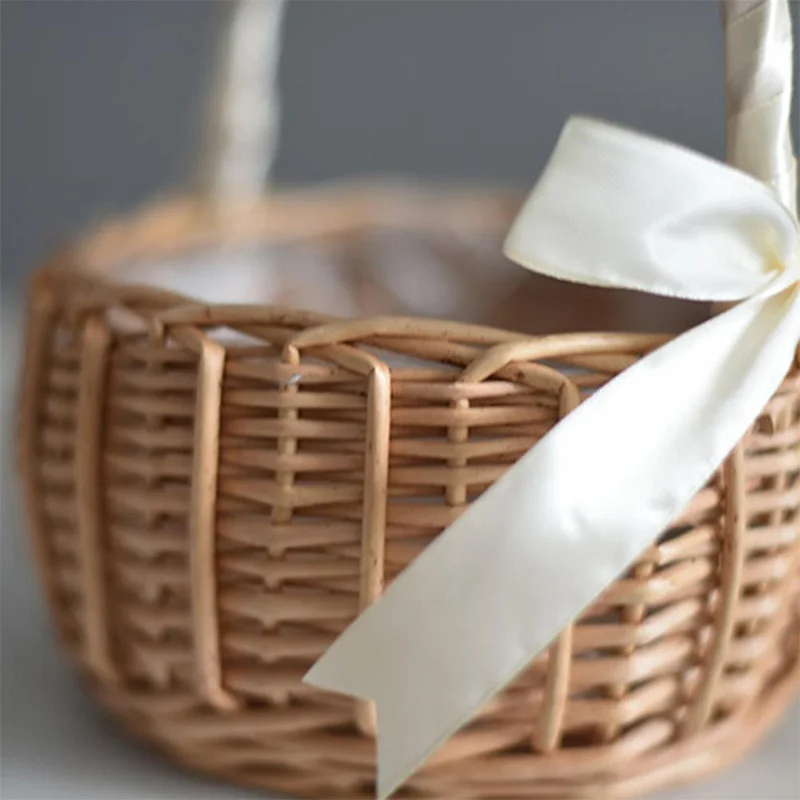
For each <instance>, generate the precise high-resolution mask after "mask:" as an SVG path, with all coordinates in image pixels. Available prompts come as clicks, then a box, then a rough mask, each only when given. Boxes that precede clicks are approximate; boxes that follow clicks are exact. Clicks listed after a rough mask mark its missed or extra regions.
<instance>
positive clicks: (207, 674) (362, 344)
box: [20, 195, 800, 798]
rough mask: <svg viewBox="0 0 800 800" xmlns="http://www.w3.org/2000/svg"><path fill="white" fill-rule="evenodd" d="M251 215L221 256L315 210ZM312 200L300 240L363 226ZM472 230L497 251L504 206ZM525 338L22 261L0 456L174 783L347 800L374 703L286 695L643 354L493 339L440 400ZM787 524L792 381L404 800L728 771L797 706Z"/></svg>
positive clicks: (542, 793) (141, 249) (136, 232)
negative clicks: (5, 455)
mask: <svg viewBox="0 0 800 800" xmlns="http://www.w3.org/2000/svg"><path fill="white" fill-rule="evenodd" d="M275 203H276V204H277V205H273V207H272V209H271V216H270V215H265V216H264V217H263V219H265V220H267V221H266V222H264V223H263V226H262V221H263V220H262V217H260V216H256V217H255V218H254V219H253V220H252V226H251V227H248V224H246V223H242V221H241V220H240V222H239V223H238V224H239V226H240V227H239V228H237V229H236V230H235V231H228V233H226V235H225V236H224V237H222V238H223V239H225V240H226V241H227V239H228V238H233V239H236V238H243V239H247V238H248V237H253V236H255V235H259V236H262V235H267V236H277V237H278V238H280V236H281V235H282V234H283V233H286V232H287V231H294V230H303V229H305V228H307V227H308V225H307V222H308V218H309V215H311V216H314V215H313V214H312V213H311V211H309V210H308V205H307V204H306V205H304V204H297V203H294V201H292V202H288V201H287V202H286V203H285V204H281V201H279V200H276V201H275ZM293 203H294V204H293ZM314 203H317V206H314V208H316V210H317V211H319V210H320V209H324V210H325V214H323V215H322V218H324V219H325V220H327V223H325V224H322V223H320V221H319V220H320V217H319V215H317V216H315V217H314V219H315V220H316V224H317V227H318V229H319V230H320V233H319V237H320V238H335V239H336V240H337V241H339V242H342V241H345V242H349V241H353V240H359V237H363V236H364V232H365V231H368V230H369V228H370V226H372V225H375V224H376V223H375V219H374V215H375V207H376V206H375V204H374V203H366V204H365V203H360V204H359V203H355V202H351V201H348V202H344V201H343V200H342V198H338V199H337V198H336V197H335V196H334V195H326V196H324V197H322V198H317V199H316V200H315V201H314ZM311 205H312V206H313V205H314V204H313V203H312V204H311ZM470 208H472V210H473V211H474V207H473V206H470ZM480 208H481V209H483V211H485V210H486V208H492V209H494V211H493V214H494V216H493V217H492V219H491V220H490V221H489V222H488V223H486V224H485V225H484V228H485V230H486V232H487V235H495V236H496V237H499V236H500V235H501V232H502V230H503V229H504V228H505V226H506V223H507V221H508V219H510V217H511V214H512V213H513V204H510V205H509V206H508V207H506V206H505V205H503V204H502V203H494V204H491V203H490V204H488V205H481V206H480ZM276 209H278V210H279V211H280V213H277V212H276ZM303 209H306V210H303ZM365 209H369V211H366V210H365ZM461 211H462V212H463V211H464V208H461ZM481 213H483V212H481ZM281 215H283V216H281ZM423 216H424V215H423ZM478 216H481V215H480V214H479V215H478ZM394 219H395V224H396V219H397V217H396V215H395V216H394ZM481 219H482V220H483V222H481V225H483V224H484V222H485V221H486V216H485V214H483V216H481ZM472 221H474V220H472ZM425 224H426V225H429V226H433V227H436V226H438V227H439V228H440V229H441V230H443V231H445V232H446V231H447V230H449V229H450V226H451V225H452V219H451V218H450V217H448V213H447V211H446V209H444V208H442V207H439V210H438V212H437V214H434V215H432V216H430V215H429V216H426V217H425ZM470 224H471V223H470ZM420 225H421V222H420V220H419V219H417V220H412V221H409V220H406V221H405V222H404V226H405V228H404V231H405V233H406V234H409V231H411V232H413V229H414V228H415V227H417V228H418V227H419V226H420ZM264 226H266V230H262V229H261V228H262V227H264ZM281 226H283V227H282V228H281ZM273 228H274V229H275V230H273ZM278 228H281V230H278ZM205 230H206V227H204V223H203V221H202V220H199V219H198V218H197V217H196V216H192V215H191V214H188V215H187V214H185V213H184V212H183V211H181V210H180V209H172V210H171V211H170V210H165V211H161V212H158V213H155V214H151V215H150V216H148V217H146V218H140V219H138V220H134V221H132V222H130V223H122V224H121V225H119V226H117V227H115V228H113V229H111V230H106V231H105V232H104V233H103V234H101V235H99V236H97V237H95V238H94V239H92V240H90V241H89V242H88V243H85V246H84V247H83V248H81V249H79V250H78V255H77V256H74V258H76V259H77V260H78V261H80V260H81V259H84V258H85V259H86V260H87V262H88V266H89V267H91V268H93V269H94V268H96V267H105V266H107V265H110V264H113V263H115V262H120V263H123V264H124V263H125V262H126V260H128V259H131V258H134V257H135V258H145V257H146V258H149V259H153V260H155V261H158V259H164V258H166V257H168V256H169V255H170V254H172V253H174V252H176V251H180V250H182V249H186V248H191V247H199V246H202V247H205V246H206V245H207V244H208V242H207V241H205V239H204V236H205ZM291 235H294V234H290V238H291ZM409 235H410V234H409ZM362 240H363V238H362ZM349 252H351V253H354V252H356V251H355V250H351V251H349ZM79 266H83V265H81V264H79ZM359 269H360V267H359ZM526 341H529V339H528V337H525V336H523V335H521V334H515V333H510V332H507V331H503V330H499V329H492V328H486V327H479V326H474V325H459V324H457V323H445V322H435V321H431V320H423V319H419V320H417V321H411V320H409V319H406V318H397V317H392V318H390V317H381V318H372V319H366V320H361V321H358V322H350V323H342V322H340V321H337V320H333V319H331V318H328V317H325V316H323V315H321V314H318V313H312V312H298V311H289V310H287V309H285V308H283V309H282V308H277V307H267V306H263V307H253V306H248V307H242V308H234V307H232V306H224V305H218V306H208V305H202V304H198V303H192V302H191V301H190V300H188V299H187V298H185V297H180V296H178V295H175V294H170V293H167V292H164V291H159V290H156V289H142V288H134V287H131V286H122V285H115V284H112V283H110V282H108V281H107V280H106V279H105V278H102V277H99V276H98V275H97V274H96V272H95V273H94V274H92V271H91V270H89V271H88V272H80V271H76V270H74V269H72V268H60V267H55V268H47V269H45V270H43V271H41V272H40V274H39V275H38V276H37V278H36V280H35V282H34V286H33V289H32V293H31V310H30V317H29V332H28V342H27V347H28V350H27V363H26V372H25V380H24V392H23V397H22V403H21V408H20V413H21V415H22V420H21V428H20V430H21V457H22V459H21V465H22V470H23V477H24V482H25V489H26V492H27V495H28V506H29V512H30V526H31V534H32V539H33V542H34V546H35V550H36V554H37V557H38V561H39V565H40V568H41V571H42V576H43V580H44V585H45V588H46V591H47V592H48V596H49V599H50V603H51V606H52V612H53V616H54V619H55V622H56V626H57V628H58V630H59V633H60V635H61V639H62V641H63V643H64V645H65V647H66V649H67V650H68V651H69V652H70V653H71V655H72V656H73V657H74V659H75V660H76V661H77V663H78V664H80V665H81V667H82V669H83V670H84V671H85V673H86V675H87V677H88V679H89V680H90V682H91V685H92V687H93V690H94V691H95V692H96V694H97V696H98V697H99V698H100V700H101V701H102V702H103V703H104V704H105V705H106V706H107V707H108V708H110V709H111V710H112V711H113V712H114V713H115V714H116V715H118V716H119V718H120V719H121V720H122V721H123V722H124V723H125V725H126V726H128V727H129V728H131V729H132V730H134V731H135V732H137V733H138V734H140V735H141V736H143V737H144V738H146V739H148V740H150V741H152V742H153V743H155V744H156V745H157V746H158V747H159V748H161V749H163V750H165V751H166V752H168V753H169V754H170V755H171V756H172V757H173V758H175V759H177V760H179V761H181V762H183V763H185V764H187V765H190V766H192V767H194V768H197V769H200V770H203V771H207V772H211V773H213V774H216V775H219V776H223V777H225V778H228V779H231V780H234V781H237V782H241V783H246V784H253V785H258V786H262V787H266V788H269V789H273V790H276V791H280V792H285V793H286V794H289V795H296V796H302V797H319V798H334V797H342V798H357V797H365V798H366V797H370V796H371V795H372V793H373V791H374V786H373V770H374V766H373V740H372V739H373V735H374V721H373V719H372V714H371V709H370V708H369V707H368V706H364V705H359V704H358V703H356V702H355V701H352V700H349V699H348V698H344V697H341V696H338V695H331V694H327V693H325V692H321V691H318V690H316V689H313V688H312V687H309V686H306V685H304V684H302V683H301V678H302V676H303V674H304V673H305V672H306V670H307V669H308V668H309V667H310V666H311V665H312V664H313V663H314V661H315V660H316V659H317V658H318V657H319V656H320V655H321V654H322V652H323V651H324V649H325V648H326V647H327V645H328V644H330V643H331V642H332V641H333V639H334V638H335V637H336V636H337V635H338V634H339V633H340V632H341V631H342V630H344V628H345V627H346V626H347V625H348V623H349V622H350V621H351V620H352V619H353V618H354V617H355V616H356V615H357V614H358V612H359V611H360V610H361V609H363V608H364V607H366V606H367V605H369V604H370V603H371V602H373V601H374V600H375V599H376V598H377V597H378V596H379V594H380V591H381V590H382V587H383V586H384V585H385V584H386V583H387V582H390V581H391V580H392V579H393V577H394V576H395V575H397V573H398V572H399V571H400V570H401V569H402V568H403V567H404V566H405V565H407V564H408V563H409V562H410V561H411V560H412V559H413V558H414V557H415V556H416V555H417V554H418V553H419V552H421V550H422V549H423V548H424V547H426V546H427V545H428V544H429V543H430V542H431V541H432V539H433V538H435V537H436V536H437V535H438V534H439V533H440V532H441V531H442V530H443V529H444V528H445V527H446V526H447V525H448V524H449V523H451V522H452V521H453V520H454V519H455V518H456V517H457V516H458V514H459V513H461V511H462V510H463V509H464V508H465V507H466V506H467V505H468V504H469V503H470V502H472V501H473V500H474V499H475V498H476V497H477V496H479V494H480V493H481V492H482V491H483V490H484V489H485V488H486V487H488V486H489V485H491V484H492V482H494V481H495V480H496V479H497V478H498V477H500V475H502V474H503V472H504V471H505V470H506V469H507V468H508V467H509V466H510V465H511V464H513V463H514V461H515V460H516V459H517V458H519V457H520V456H521V455H522V454H523V453H524V452H526V451H527V450H528V449H529V448H530V447H531V446H532V445H533V444H535V442H536V441H538V440H539V439H540V438H541V437H542V436H543V435H544V434H545V433H546V432H547V431H548V430H549V429H550V428H551V427H552V426H553V425H554V424H555V423H556V422H557V421H558V419H559V417H560V416H561V415H562V414H563V413H565V409H564V407H563V403H562V398H563V396H564V387H565V386H566V385H569V386H570V387H577V389H578V391H579V392H580V394H581V396H586V394H587V393H589V392H591V391H592V390H593V389H595V388H597V387H599V386H602V385H603V384H604V383H605V382H606V381H608V380H609V379H610V378H612V377H613V376H614V375H615V374H617V373H618V372H619V371H620V370H622V369H624V368H625V367H626V366H628V365H630V364H631V363H633V362H634V361H635V360H636V359H637V358H639V357H640V356H641V355H643V354H644V353H646V352H648V351H649V350H650V349H652V348H653V347H655V346H657V344H658V343H659V342H660V341H661V339H660V338H659V337H642V336H635V335H630V336H626V335H622V334H620V335H616V336H597V335H590V334H586V335H584V336H581V337H578V338H577V339H576V337H575V336H573V337H572V338H571V339H567V338H566V337H565V338H564V339H563V342H564V348H563V354H559V351H558V345H556V350H555V353H554V351H553V349H552V346H551V348H550V350H549V351H548V356H547V359H546V361H545V359H540V360H538V361H537V360H535V359H534V360H529V361H526V362H522V361H515V360H514V359H513V347H511V349H510V352H512V357H511V358H506V359H505V360H504V361H502V362H501V363H498V364H495V365H494V367H493V369H492V371H491V374H486V375H480V379H479V380H478V379H475V380H462V379H461V375H462V373H463V372H464V370H465V369H466V368H467V367H469V366H470V365H475V364H476V363H477V362H478V361H479V360H481V359H486V358H487V353H493V352H498V351H497V350H496V349H495V350H492V348H496V346H497V345H509V344H511V345H513V343H515V342H526ZM556 341H557V342H558V341H561V340H558V337H556ZM576 341H578V343H579V346H578V347H577V348H576V346H575V342H576ZM581 343H582V344H581ZM584 344H585V347H583V345H584ZM507 350H508V348H507ZM473 374H474V373H473ZM664 420H665V424H668V409H665V417H664ZM589 444H590V443H587V446H589ZM799 514H800V371H798V370H797V369H795V370H794V371H793V372H791V373H790V374H789V375H787V378H786V381H785V382H784V384H783V386H782V387H781V388H780V390H779V391H778V392H777V393H776V395H775V396H774V397H773V399H772V401H771V402H770V404H769V406H768V407H767V408H766V409H765V410H764V413H763V415H762V417H760V418H759V420H758V421H757V422H756V423H755V425H754V426H753V428H752V430H751V431H750V432H749V433H748V435H747V436H746V437H745V439H744V440H743V442H742V443H741V445H740V447H739V448H738V449H737V450H736V451H735V452H734V454H732V456H731V457H730V459H729V460H728V462H727V463H726V464H725V465H724V467H723V468H722V469H721V470H720V472H719V473H718V474H717V475H716V476H714V478H713V479H712V480H711V481H710V482H709V484H708V485H707V486H706V487H705V488H704V489H703V490H702V491H701V492H700V493H699V494H698V495H697V496H696V497H695V498H694V500H693V501H692V503H691V504H690V506H689V507H688V508H687V509H686V510H685V512H684V513H683V515H682V516H681V518H680V519H679V520H676V521H675V523H674V525H673V526H672V527H671V528H670V529H669V530H668V531H665V532H664V533H663V535H662V536H661V538H660V539H659V541H658V542H657V543H655V544H654V546H653V547H651V548H650V549H649V550H648V551H647V552H645V553H644V554H643V555H642V557H641V559H640V561H639V562H638V563H637V564H636V565H635V566H634V567H633V568H632V569H631V571H630V572H629V573H628V574H627V575H625V576H623V577H622V578H621V579H620V580H618V581H617V582H616V583H615V584H614V585H612V586H611V587H610V588H609V589H608V590H607V592H606V593H605V594H604V595H603V596H601V597H600V598H599V599H598V600H597V601H596V603H595V604H594V606H593V607H592V608H591V609H589V610H588V611H587V612H586V613H585V614H584V615H583V616H582V617H581V618H580V619H579V620H577V621H576V623H575V624H574V625H573V626H571V627H570V628H569V629H568V630H566V631H565V632H564V633H563V635H562V636H561V638H560V639H559V640H558V641H557V642H555V643H554V644H553V646H552V647H551V648H550V651H549V652H548V653H547V654H545V655H544V656H542V657H541V658H539V659H537V661H536V662H535V663H533V664H531V665H530V667H529V668H528V669H527V670H526V671H525V672H524V673H523V674H522V675H521V676H520V677H519V678H518V679H517V680H516V681H515V682H514V683H513V684H512V685H511V686H510V687H508V688H507V689H506V690H504V692H503V693H501V694H500V695H498V696H497V697H496V698H494V699H493V700H492V701H491V702H490V704H489V705H487V706H486V707H485V708H484V709H483V710H482V712H481V713H480V714H479V716H478V717H477V718H476V719H475V720H473V722H472V723H471V724H470V725H469V726H468V727H467V728H466V729H464V730H463V731H461V732H460V733H459V734H457V735H456V736H455V737H454V738H453V739H452V740H451V741H450V742H448V743H447V744H446V745H445V746H444V747H443V748H442V749H441V750H440V751H438V752H437V753H436V754H435V756H434V757H433V759H432V760H431V762H430V763H429V764H428V765H426V767H424V768H423V769H422V770H421V771H420V772H419V773H418V774H417V775H415V776H414V777H413V778H412V779H411V780H410V781H409V783H408V784H407V785H406V787H404V788H403V789H401V790H400V792H399V795H398V796H406V795H407V796H409V797H411V796H413V797H431V798H433V797H437V798H454V797H458V798H468V797H474V798H512V797H596V796H598V795H599V794H602V795H603V796H610V795H619V796H627V795H631V794H638V793H642V792H646V791H649V790H651V789H653V788H655V787H657V786H660V785H664V784H668V783H672V782H676V781H682V780H687V779H690V778H692V777H694V776H696V775H700V774H703V773H705V772H707V771H709V770H712V769H714V768H717V767H719V766H721V765H723V764H725V763H727V762H728V761H730V760H731V759H733V758H735V757H736V756H737V755H738V754H739V753H741V752H742V751H743V750H744V749H745V748H746V747H748V746H749V745H750V744H751V743H752V742H753V741H754V740H755V739H756V738H757V737H758V735H759V734H760V733H761V732H762V731H763V730H764V729H765V728H766V727H767V726H768V725H769V724H770V723H771V721H772V720H773V719H774V718H775V717H776V716H777V714H778V713H779V712H780V711H781V710H782V708H783V707H784V706H785V704H786V703H787V702H788V700H789V698H790V697H791V696H792V693H793V691H794V689H795V686H796V682H797V676H798V638H799V636H798V634H799V633H800V617H799V616H798V600H799V599H800V581H798V560H797V556H798V554H799V553H800V515H799ZM532 613H535V611H533V610H532Z"/></svg>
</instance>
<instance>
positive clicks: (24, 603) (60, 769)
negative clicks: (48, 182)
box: [0, 298, 800, 800]
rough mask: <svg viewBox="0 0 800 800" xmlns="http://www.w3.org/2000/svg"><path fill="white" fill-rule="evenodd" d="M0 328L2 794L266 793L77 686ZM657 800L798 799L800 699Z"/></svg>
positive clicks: (165, 797) (5, 321)
mask: <svg viewBox="0 0 800 800" xmlns="http://www.w3.org/2000/svg"><path fill="white" fill-rule="evenodd" d="M3 299H4V304H3V309H2V315H1V316H0V323H1V326H2V327H1V328H0V331H1V332H2V370H0V376H1V377H2V386H1V387H0V388H1V389H2V395H1V397H2V442H3V446H2V483H1V484H0V487H1V488H2V516H1V517H0V518H1V519H2V526H1V527H0V538H1V540H2V543H1V547H2V551H1V552H2V558H0V588H1V589H2V605H1V606H0V614H1V615H2V649H1V650H0V680H1V683H0V685H1V686H2V698H1V699H2V714H1V715H0V728H1V729H2V761H1V762H0V766H1V767H2V773H1V775H0V797H2V798H4V800H181V799H182V798H186V800H189V798H191V800H205V799H206V798H208V799H210V798H217V799H218V800H222V798H225V799H226V800H230V799H232V798H242V799H244V798H256V797H261V798H265V795H263V794H258V793H254V792H248V791H246V790H242V789H238V788H235V787H230V786H227V785H222V784H220V783H216V782H214V781H212V780H209V779H207V778H203V777H198V776H195V775H191V774H189V773H186V772H184V771H183V770H181V769H179V768H178V767H175V766H173V765H171V764H170V763H168V762H167V761H166V760H164V759H163V758H161V757H160V756H158V755H157V754H156V753H154V752H152V751H150V750H148V749H147V748H146V747H144V746H143V745H141V744H140V743H138V742H136V741H134V740H132V739H131V738H129V737H128V736H126V735H125V734H123V733H122V732H121V731H120V730H119V729H118V728H117V727H116V725H115V724H114V722H113V721H112V720H111V719H109V718H108V717H107V716H106V715H105V714H104V713H103V712H101V711H99V710H98V709H97V708H96V707H95V705H94V704H93V703H92V702H91V700H89V699H88V698H87V697H86V696H85V695H84V693H83V691H82V690H81V687H80V684H79V682H78V680H77V678H76V677H75V675H74V674H73V673H72V671H71V670H70V669H69V668H68V667H67V665H66V663H65V661H64V660H63V659H62V657H61V656H60V654H59V653H58V652H57V649H56V647H55V643H54V638H53V636H52V634H51V631H50V628H49V625H48V622H47V620H46V616H45V611H44V608H43V605H42V602H41V599H40V597H39V593H38V589H37V587H36V585H35V582H34V576H33V573H32V568H31V565H30V561H29V558H28V552H27V543H26V541H25V540H24V526H23V524H22V522H21V519H20V514H19V502H18V497H17V494H18V493H17V491H16V485H15V481H14V477H13V446H12V438H13V432H12V430H11V429H12V418H13V415H12V411H13V409H12V406H13V391H14V378H15V376H16V373H17V349H18V346H19V326H18V314H17V313H16V309H15V308H14V305H12V304H11V303H10V302H9V301H10V300H12V299H13V298H3ZM655 798H657V799H658V800H798V799H799V798H800V703H796V704H795V705H794V707H793V708H792V709H791V710H790V712H789V713H788V714H787V716H786V717H785V718H784V719H783V721H782V722H781V723H780V724H779V725H778V726H777V727H776V728H775V729H774V730H773V731H772V732H771V733H770V735H769V736H768V737H767V739H766V740H765V741H764V743H763V744H762V745H761V746H760V747H759V748H758V749H756V750H755V751H753V752H752V753H750V754H749V755H748V756H746V757H745V758H744V759H743V760H742V761H740V762H739V763H738V764H736V765H734V766H733V767H731V768H729V769H728V770H726V771H725V772H722V773H720V774H718V775H716V776H714V777H712V778H710V779H706V780H703V781H700V782H697V783H695V784H693V785H691V786H688V787H681V788H678V789H674V790H670V791H665V792H660V793H658V794H657V795H655Z"/></svg>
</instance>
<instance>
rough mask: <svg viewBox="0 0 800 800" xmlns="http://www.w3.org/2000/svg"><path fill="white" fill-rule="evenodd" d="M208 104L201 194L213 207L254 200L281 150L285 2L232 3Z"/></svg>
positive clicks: (227, 5)
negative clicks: (280, 78) (280, 63)
mask: <svg viewBox="0 0 800 800" xmlns="http://www.w3.org/2000/svg"><path fill="white" fill-rule="evenodd" d="M223 5H224V7H225V20H224V25H223V30H222V36H221V38H220V42H219V46H218V50H219V52H218V54H217V64H216V69H215V73H214V77H213V83H212V87H211V96H210V98H209V104H208V112H207V113H208V119H207V124H206V130H205V141H204V143H203V145H204V146H203V152H202V155H201V159H200V168H199V175H198V178H199V193H200V196H201V198H203V199H204V200H206V201H207V202H209V203H210V204H212V205H220V204H222V205H224V204H228V203H231V202H234V203H236V202H242V201H249V200H254V199H256V198H258V197H260V196H261V194H262V193H263V191H264V188H265V186H266V184H267V182H268V180H269V175H270V170H271V168H272V163H273V161H274V159H275V153H276V151H277V146H278V128H279V123H280V96H279V93H278V61H279V59H280V43H281V28H282V21H283V12H284V9H285V0H230V2H226V3H224V4H223Z"/></svg>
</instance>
